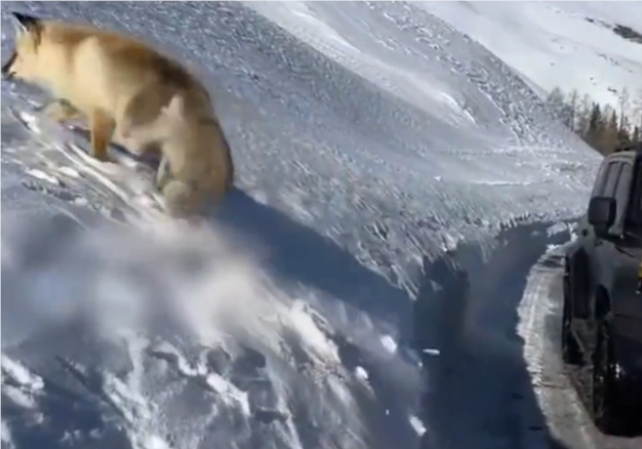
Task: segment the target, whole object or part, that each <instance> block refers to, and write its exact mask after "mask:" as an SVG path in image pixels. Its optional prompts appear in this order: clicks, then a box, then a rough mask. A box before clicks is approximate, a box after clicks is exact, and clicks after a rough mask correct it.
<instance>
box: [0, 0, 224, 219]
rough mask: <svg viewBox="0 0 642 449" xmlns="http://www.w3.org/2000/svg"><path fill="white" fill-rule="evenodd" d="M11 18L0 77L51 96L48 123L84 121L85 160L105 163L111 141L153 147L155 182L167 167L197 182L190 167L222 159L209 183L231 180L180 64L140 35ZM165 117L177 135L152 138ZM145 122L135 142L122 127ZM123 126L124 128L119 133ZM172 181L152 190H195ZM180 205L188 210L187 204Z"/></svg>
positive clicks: (195, 88)
mask: <svg viewBox="0 0 642 449" xmlns="http://www.w3.org/2000/svg"><path fill="white" fill-rule="evenodd" d="M12 16H13V19H14V20H13V22H14V25H15V27H16V34H17V35H16V44H15V48H14V50H13V53H12V55H11V57H10V58H9V59H8V61H7V62H6V63H5V64H3V66H2V76H3V77H4V78H5V79H9V80H10V79H16V80H21V81H24V82H27V83H32V84H36V85H38V86H40V87H42V88H44V89H45V90H47V91H49V93H50V94H51V96H52V100H51V101H50V102H49V103H48V104H47V105H46V106H45V107H44V108H43V113H44V114H46V115H47V116H49V118H51V119H52V120H54V121H56V122H59V123H63V122H65V121H68V120H72V119H81V120H82V119H84V120H86V121H87V122H88V128H89V132H90V150H91V155H92V156H93V157H95V158H96V159H98V160H100V161H103V162H112V159H111V158H110V156H109V154H108V146H109V144H110V143H111V142H112V141H115V142H117V143H121V144H122V145H123V146H125V148H127V149H128V150H130V151H131V152H132V153H135V154H142V153H144V152H147V151H156V152H160V153H161V154H162V155H167V156H169V157H167V158H166V159H165V160H163V159H161V166H162V167H164V168H163V173H160V174H161V175H162V176H157V180H158V179H162V178H164V177H166V176H165V175H166V172H168V170H167V168H168V167H169V168H171V171H172V172H175V173H176V174H177V175H179V176H184V177H188V175H187V174H186V173H190V175H189V176H192V175H194V176H196V178H198V183H200V184H198V183H197V184H198V185H199V186H200V185H201V184H203V182H205V181H204V179H205V177H204V176H205V175H201V174H199V175H198V176H197V175H196V174H195V173H192V172H193V170H194V167H196V166H198V165H199V164H202V165H203V166H204V167H210V166H212V164H213V162H212V161H213V160H214V159H217V158H220V157H222V158H223V159H225V161H227V163H221V164H220V165H219V166H217V167H216V170H218V172H217V173H219V174H218V175H217V176H220V179H217V181H216V182H219V181H220V182H222V183H224V185H225V187H226V189H227V190H229V188H230V187H231V186H232V185H233V183H234V166H233V161H232V159H231V154H230V147H229V144H228V142H227V139H226V137H225V134H224V132H223V129H222V127H221V126H220V123H219V120H218V118H217V115H216V113H215V111H214V106H213V103H212V98H211V96H210V94H209V92H208V90H207V89H206V88H205V86H204V85H203V84H202V83H201V82H200V80H199V79H198V78H197V77H196V76H194V75H193V74H192V73H191V72H190V71H189V70H188V69H187V68H186V67H184V66H183V65H181V64H180V63H179V62H178V61H176V60H174V59H172V58H170V57H169V56H166V55H164V54H161V53H160V52H159V51H157V50H155V49H154V48H152V47H151V46H149V45H147V44H146V43H144V42H142V41H141V40H138V39H136V38H134V37H130V36H127V35H124V34H120V33H118V32H115V31H109V30H103V29H100V28H97V27H95V26H93V25H89V24H80V23H70V22H63V21H56V20H49V19H42V18H38V17H35V16H32V15H27V14H24V13H19V12H13V13H12ZM177 95H178V96H177ZM172 99H174V100H172ZM171 101H173V103H172V102H171ZM168 105H169V106H168ZM161 111H162V113H161ZM165 122H169V123H170V124H172V126H171V127H170V128H171V129H172V131H174V132H176V133H178V134H176V135H171V136H170V135H169V134H168V133H165V134H163V135H162V139H160V138H158V136H160V134H159V133H158V132H151V131H156V130H158V124H159V123H165ZM200 123H207V124H208V126H203V127H202V126H200V125H199V124H200ZM145 124H148V125H149V126H148V127H147V128H144V127H143V128H141V131H140V132H137V133H135V134H134V135H135V136H136V138H135V139H132V138H131V137H128V136H127V132H129V131H131V130H132V129H135V128H136V127H137V126H142V125H145ZM123 130H127V132H126V133H125V135H124V134H123ZM185 132H194V133H195V134H194V136H198V138H199V139H203V140H202V142H198V143H197V142H196V140H195V139H196V137H192V136H189V135H185V134H184V133H185ZM161 134H162V133H161ZM160 140H162V141H163V143H162V145H161V143H160ZM161 147H164V148H161ZM181 151H183V153H181ZM192 158H193V159H192ZM217 160H218V159H217ZM185 167H190V168H185ZM185 179H187V178H185ZM212 182H214V181H212ZM177 185H178V184H175V183H171V182H168V183H167V185H162V186H158V187H160V188H162V187H164V188H165V190H164V191H165V192H167V193H169V192H172V194H171V196H172V199H174V198H175V199H178V198H179V197H185V198H186V201H188V202H190V204H191V201H193V200H194V198H195V196H194V195H195V194H192V193H190V194H189V195H188V194H187V193H186V192H187V191H185V192H184V194H180V195H179V194H178V193H176V192H177V191H178V190H180V189H177ZM217 189H218V190H217V191H221V188H217ZM215 190H216V189H215ZM196 196H198V195H196ZM170 203H172V204H174V201H170ZM186 208H187V209H190V207H188V205H186Z"/></svg>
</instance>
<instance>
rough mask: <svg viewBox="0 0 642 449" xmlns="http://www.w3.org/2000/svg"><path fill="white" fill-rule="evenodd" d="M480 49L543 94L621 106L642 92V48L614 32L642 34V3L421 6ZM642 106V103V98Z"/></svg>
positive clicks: (509, 3)
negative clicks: (623, 98) (558, 91)
mask: <svg viewBox="0 0 642 449" xmlns="http://www.w3.org/2000/svg"><path fill="white" fill-rule="evenodd" d="M420 6H421V7H422V8H423V9H425V10H426V11H429V12H430V13H432V14H435V15H436V16H437V17H439V18H441V19H443V20H445V21H446V22H448V23H450V24H451V25H452V26H454V27H455V28H456V29H457V30H459V31H461V32H463V33H466V34H467V35H469V36H470V37H471V38H473V39H475V40H476V41H478V42H480V43H481V44H482V45H484V47H486V48H488V49H489V50H490V51H492V52H493V53H494V54H495V55H497V56H498V57H500V58H501V59H502V60H503V61H505V62H506V63H507V64H509V65H510V66H511V67H513V68H514V69H516V70H517V71H518V72H519V73H520V74H522V76H523V77H524V78H525V79H526V80H530V81H532V82H533V83H534V85H535V86H538V87H539V88H541V89H542V90H543V91H544V92H550V91H551V90H552V89H553V88H555V87H561V88H562V90H563V91H564V92H571V91H572V90H573V89H577V90H578V92H579V93H580V97H581V96H582V95H583V94H589V95H590V96H591V98H592V99H593V100H594V101H597V102H599V103H601V104H606V103H610V104H611V105H612V106H617V105H618V104H619V102H618V95H619V93H620V92H621V91H622V89H623V88H624V87H626V88H627V89H628V90H629V93H630V95H631V96H635V95H636V94H637V95H638V96H639V95H640V94H639V93H638V92H639V91H640V89H642V81H640V73H642V42H634V41H632V40H627V39H624V38H623V37H621V36H620V35H618V34H616V33H614V32H613V28H614V27H616V26H617V25H622V26H626V27H631V28H632V29H633V30H635V31H637V32H638V33H640V34H642V25H641V24H642V6H641V5H640V3H639V2H635V1H633V2H459V1H458V2H421V5H420ZM637 100H638V101H642V99H640V98H638V99H637Z"/></svg>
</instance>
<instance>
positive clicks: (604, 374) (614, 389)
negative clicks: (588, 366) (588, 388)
mask: <svg viewBox="0 0 642 449" xmlns="http://www.w3.org/2000/svg"><path fill="white" fill-rule="evenodd" d="M595 343H596V344H595V350H594V351H595V352H594V353H593V376H592V379H593V382H592V395H591V396H592V406H593V407H592V408H593V420H594V421H595V425H596V426H597V427H598V428H599V429H600V430H601V431H602V432H604V433H605V434H625V433H628V432H632V431H633V430H634V427H636V423H635V422H634V414H633V413H631V412H632V410H629V408H628V407H627V406H626V403H625V401H624V399H625V398H626V394H627V392H626V388H625V382H624V379H622V376H621V374H620V370H619V368H618V366H617V360H616V358H615V351H614V348H613V340H612V339H611V329H610V326H609V323H608V320H607V319H602V320H600V321H599V323H598V329H597V332H596V342H595Z"/></svg>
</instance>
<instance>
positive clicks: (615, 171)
mask: <svg viewBox="0 0 642 449" xmlns="http://www.w3.org/2000/svg"><path fill="white" fill-rule="evenodd" d="M621 169H622V163H621V162H617V161H615V162H611V163H610V164H609V167H608V169H607V170H606V182H605V183H604V188H603V189H602V191H601V192H600V195H599V196H607V197H609V198H615V187H616V185H617V180H618V178H619V175H620V170H621Z"/></svg>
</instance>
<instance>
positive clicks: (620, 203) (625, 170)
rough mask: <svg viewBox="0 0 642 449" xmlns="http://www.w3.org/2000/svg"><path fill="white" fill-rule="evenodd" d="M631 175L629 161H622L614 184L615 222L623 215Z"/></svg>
mask: <svg viewBox="0 0 642 449" xmlns="http://www.w3.org/2000/svg"><path fill="white" fill-rule="evenodd" d="M632 176H633V167H632V166H631V164H629V163H626V162H625V163H622V164H621V169H620V175H619V176H618V178H617V183H616V186H615V201H616V204H617V213H616V215H615V217H616V218H615V219H616V223H620V220H621V219H622V217H623V216H624V212H625V211H626V207H627V205H628V202H629V190H630V186H631V177H632Z"/></svg>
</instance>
